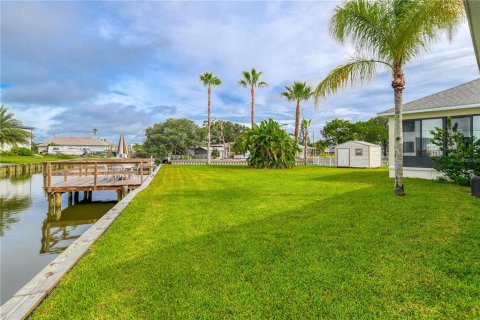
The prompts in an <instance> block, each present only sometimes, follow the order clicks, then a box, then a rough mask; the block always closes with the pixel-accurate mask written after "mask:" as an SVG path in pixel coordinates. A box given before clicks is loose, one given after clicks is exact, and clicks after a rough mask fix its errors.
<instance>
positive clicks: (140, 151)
mask: <svg viewBox="0 0 480 320" xmlns="http://www.w3.org/2000/svg"><path fill="white" fill-rule="evenodd" d="M132 149H133V157H135V158H145V157H148V153H147V152H146V151H145V148H144V147H143V145H142V144H138V143H135V144H134V145H133V146H132Z"/></svg>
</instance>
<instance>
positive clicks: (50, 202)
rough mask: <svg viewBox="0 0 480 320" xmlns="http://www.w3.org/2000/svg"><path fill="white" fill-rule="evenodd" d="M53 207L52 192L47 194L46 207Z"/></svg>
mask: <svg viewBox="0 0 480 320" xmlns="http://www.w3.org/2000/svg"><path fill="white" fill-rule="evenodd" d="M54 207H55V202H54V199H53V193H49V194H48V209H53V208H54Z"/></svg>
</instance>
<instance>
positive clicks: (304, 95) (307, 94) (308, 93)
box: [280, 81, 313, 143]
mask: <svg viewBox="0 0 480 320" xmlns="http://www.w3.org/2000/svg"><path fill="white" fill-rule="evenodd" d="M280 94H281V95H282V97H284V98H286V99H287V100H288V101H296V102H297V109H296V110H295V142H297V143H298V135H299V132H300V102H302V101H308V100H309V99H310V98H311V97H312V95H313V90H312V88H311V87H310V86H307V84H306V83H305V82H300V81H295V82H294V83H293V85H291V86H285V91H283V92H282V93H280Z"/></svg>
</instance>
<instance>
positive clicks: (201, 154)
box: [188, 144, 229, 159]
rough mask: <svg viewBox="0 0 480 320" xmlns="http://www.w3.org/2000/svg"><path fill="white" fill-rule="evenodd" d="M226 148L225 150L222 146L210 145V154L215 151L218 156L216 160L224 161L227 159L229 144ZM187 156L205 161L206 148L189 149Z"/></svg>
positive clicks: (195, 147) (193, 147) (194, 147)
mask: <svg viewBox="0 0 480 320" xmlns="http://www.w3.org/2000/svg"><path fill="white" fill-rule="evenodd" d="M226 147H227V148H225V147H224V146H223V144H212V145H210V153H212V152H213V150H217V151H218V152H219V156H218V157H217V158H216V159H226V158H228V157H229V144H226ZM188 155H189V156H190V157H192V158H195V159H207V146H192V147H189V148H188ZM212 159H213V157H212Z"/></svg>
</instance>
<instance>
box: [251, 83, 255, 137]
mask: <svg viewBox="0 0 480 320" xmlns="http://www.w3.org/2000/svg"><path fill="white" fill-rule="evenodd" d="M251 93H252V129H253V127H254V126H255V88H253V87H252V90H251Z"/></svg>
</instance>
